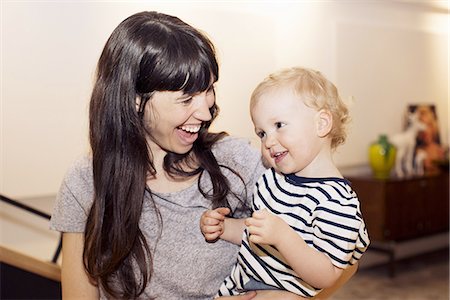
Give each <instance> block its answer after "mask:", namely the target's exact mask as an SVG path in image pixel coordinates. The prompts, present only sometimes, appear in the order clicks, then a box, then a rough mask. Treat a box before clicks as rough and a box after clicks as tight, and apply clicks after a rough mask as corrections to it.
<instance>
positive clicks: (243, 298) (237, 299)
mask: <svg viewBox="0 0 450 300" xmlns="http://www.w3.org/2000/svg"><path fill="white" fill-rule="evenodd" d="M255 296H256V292H247V293H245V295H239V296H225V297H219V298H217V299H220V300H250V299H256V298H255ZM280 299H281V298H280Z"/></svg>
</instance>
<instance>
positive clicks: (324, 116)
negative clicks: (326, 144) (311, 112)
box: [316, 109, 333, 138]
mask: <svg viewBox="0 0 450 300" xmlns="http://www.w3.org/2000/svg"><path fill="white" fill-rule="evenodd" d="M316 126H317V135H318V136H319V137H321V138H322V137H325V136H327V135H328V134H329V133H330V131H331V128H332V127H333V115H332V114H331V113H330V112H329V111H328V110H325V109H321V110H320V111H319V112H318V113H317V120H316Z"/></svg>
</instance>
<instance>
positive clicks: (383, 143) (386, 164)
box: [369, 134, 397, 179]
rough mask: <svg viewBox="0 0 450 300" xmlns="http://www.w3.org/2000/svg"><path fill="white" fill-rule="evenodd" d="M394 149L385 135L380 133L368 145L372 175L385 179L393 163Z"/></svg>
mask: <svg viewBox="0 0 450 300" xmlns="http://www.w3.org/2000/svg"><path fill="white" fill-rule="evenodd" d="M396 152H397V151H396V149H395V147H394V145H392V144H391V143H390V142H389V141H388V138H387V136H386V135H384V134H382V135H380V137H379V139H378V141H377V142H375V143H372V144H371V145H370V146H369V163H370V167H371V168H372V171H373V176H374V177H375V178H378V179H387V178H389V175H390V173H391V169H392V167H393V166H394V163H395V155H396Z"/></svg>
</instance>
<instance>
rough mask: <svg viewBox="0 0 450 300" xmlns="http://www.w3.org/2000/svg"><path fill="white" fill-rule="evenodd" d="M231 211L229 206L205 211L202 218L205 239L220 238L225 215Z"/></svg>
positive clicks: (201, 223)
mask: <svg viewBox="0 0 450 300" xmlns="http://www.w3.org/2000/svg"><path fill="white" fill-rule="evenodd" d="M229 213H230V209H229V208H227V207H219V208H216V209H213V210H207V211H205V212H204V213H203V214H202V216H201V218H200V230H201V231H202V234H203V236H204V237H205V240H207V241H215V240H216V239H218V238H219V237H220V236H221V235H222V233H223V231H224V230H225V228H224V220H225V216H226V215H228V214H229Z"/></svg>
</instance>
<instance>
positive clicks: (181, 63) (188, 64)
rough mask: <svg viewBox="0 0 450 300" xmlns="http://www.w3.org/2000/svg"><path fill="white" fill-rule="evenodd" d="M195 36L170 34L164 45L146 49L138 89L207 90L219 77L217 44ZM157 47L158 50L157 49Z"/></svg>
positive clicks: (142, 90) (192, 91) (187, 91)
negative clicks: (215, 50)
mask: <svg viewBox="0 0 450 300" xmlns="http://www.w3.org/2000/svg"><path fill="white" fill-rule="evenodd" d="M202 44H205V41H202V42H201V43H200V42H199V41H198V40H196V38H194V39H193V37H192V36H187V37H184V38H180V37H177V38H174V37H171V38H170V40H168V41H167V44H165V45H164V47H161V48H159V49H158V50H159V51H158V50H156V49H152V51H147V53H146V55H144V57H143V59H142V61H141V68H140V69H141V74H145V75H144V76H139V77H140V78H139V79H138V85H137V86H138V89H139V90H140V91H139V92H147V93H148V92H152V91H183V92H184V93H186V94H195V93H197V92H202V91H205V90H206V89H208V88H209V86H210V85H211V84H212V83H213V82H215V81H217V80H218V64H217V61H216V58H215V53H214V48H213V46H212V45H211V44H210V43H206V44H207V46H208V47H206V46H204V47H202V46H200V45H202ZM155 50H156V51H155Z"/></svg>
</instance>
